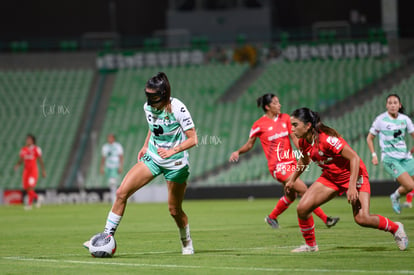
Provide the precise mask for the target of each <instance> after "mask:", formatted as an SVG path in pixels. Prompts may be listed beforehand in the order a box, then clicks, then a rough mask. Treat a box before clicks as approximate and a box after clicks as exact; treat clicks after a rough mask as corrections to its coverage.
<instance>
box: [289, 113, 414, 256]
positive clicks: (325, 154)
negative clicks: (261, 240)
mask: <svg viewBox="0 0 414 275" xmlns="http://www.w3.org/2000/svg"><path fill="white" fill-rule="evenodd" d="M291 123H292V131H293V133H294V134H295V135H296V137H297V138H299V149H300V150H302V152H303V155H302V156H301V158H300V159H299V161H298V166H299V167H306V166H307V165H308V164H309V163H310V161H311V160H312V161H314V162H315V163H317V164H318V165H319V166H320V167H321V168H322V175H321V176H320V177H319V178H318V179H317V180H316V181H315V182H314V183H313V184H312V185H311V186H310V188H309V189H308V190H307V191H306V193H305V195H304V196H303V197H302V199H301V200H300V202H299V204H298V206H297V213H298V220H299V227H300V230H301V232H302V235H303V238H304V239H305V241H306V244H305V245H302V246H300V247H298V248H296V249H294V250H292V252H315V251H318V250H319V248H318V245H317V244H316V239H315V229H314V222H313V217H312V211H313V209H315V208H316V207H319V206H321V205H322V204H324V203H326V202H327V201H329V200H331V199H333V198H334V197H335V196H337V195H340V194H342V193H345V192H346V194H347V198H348V202H349V203H350V204H351V205H352V211H353V215H354V220H355V222H356V223H357V224H359V225H360V226H364V227H371V228H378V229H379V230H383V231H389V232H391V233H392V234H393V235H394V239H395V241H396V243H397V245H398V247H399V249H400V250H405V249H406V248H407V246H408V238H407V235H406V234H405V231H404V226H403V225H402V224H401V223H400V222H393V221H391V220H390V219H388V218H386V217H383V216H380V215H374V214H370V212H369V204H370V184H369V180H368V172H367V169H366V167H365V164H364V163H363V162H362V160H361V159H360V158H359V156H358V154H357V153H356V152H355V151H354V150H352V148H351V147H350V146H349V145H348V144H347V142H346V141H345V140H344V139H343V138H342V137H341V136H340V135H339V133H338V132H337V131H336V130H335V129H333V128H330V127H328V126H326V125H324V124H323V123H322V122H321V120H320V117H319V115H318V113H316V112H313V111H312V110H310V109H308V108H300V109H297V110H295V111H293V113H292V115H291ZM302 172H303V169H297V170H296V171H295V172H294V173H293V175H292V177H290V178H289V179H288V181H287V182H286V184H285V189H286V192H288V193H289V192H292V190H293V187H294V184H295V180H296V179H297V178H298V177H299V176H300V174H301V173H302Z"/></svg>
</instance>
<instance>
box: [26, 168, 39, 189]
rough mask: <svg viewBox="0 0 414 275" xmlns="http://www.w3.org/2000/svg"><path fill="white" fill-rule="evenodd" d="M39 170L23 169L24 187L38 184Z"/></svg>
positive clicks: (27, 187) (32, 186)
mask: <svg viewBox="0 0 414 275" xmlns="http://www.w3.org/2000/svg"><path fill="white" fill-rule="evenodd" d="M37 178H38V175H37V171H25V170H24V171H23V189H25V190H26V189H29V188H35V187H36V184H37Z"/></svg>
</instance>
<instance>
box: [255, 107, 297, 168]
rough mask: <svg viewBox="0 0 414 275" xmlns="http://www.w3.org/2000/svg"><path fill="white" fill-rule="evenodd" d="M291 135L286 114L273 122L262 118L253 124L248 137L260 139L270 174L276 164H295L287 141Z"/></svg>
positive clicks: (290, 126) (288, 118) (288, 117)
mask: <svg viewBox="0 0 414 275" xmlns="http://www.w3.org/2000/svg"><path fill="white" fill-rule="evenodd" d="M291 133H292V125H291V124H290V116H289V115H288V114H279V115H278V116H277V117H276V118H275V119H274V120H273V119H270V118H268V117H267V116H262V117H261V118H259V119H258V120H257V121H256V122H255V123H253V126H252V129H251V130H250V136H249V137H250V138H252V137H257V138H259V139H260V142H261V144H262V148H263V151H264V153H265V156H266V159H267V165H268V167H269V171H270V172H271V173H272V172H273V171H274V170H275V169H276V164H277V163H280V162H295V164H296V159H295V157H294V155H293V152H292V146H291V145H290V139H289V135H290V134H291Z"/></svg>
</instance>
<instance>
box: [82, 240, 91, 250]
mask: <svg viewBox="0 0 414 275" xmlns="http://www.w3.org/2000/svg"><path fill="white" fill-rule="evenodd" d="M90 244H91V241H86V242H84V243H83V247H85V248H86V249H88V250H89V245H90Z"/></svg>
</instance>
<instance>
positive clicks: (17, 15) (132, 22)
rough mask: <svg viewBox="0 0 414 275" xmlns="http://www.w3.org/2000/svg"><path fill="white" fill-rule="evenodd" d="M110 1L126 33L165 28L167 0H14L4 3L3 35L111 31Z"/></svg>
mask: <svg viewBox="0 0 414 275" xmlns="http://www.w3.org/2000/svg"><path fill="white" fill-rule="evenodd" d="M110 2H115V4H116V12H115V15H116V27H117V30H118V32H119V33H121V34H123V35H150V34H151V33H152V32H153V31H154V30H156V29H163V28H165V22H166V18H165V14H166V10H167V3H168V1H167V0H151V1H137V0H117V1H112V0H71V1H56V0H42V1H33V0H13V1H2V2H1V4H0V33H1V36H2V38H3V39H4V38H11V39H21V38H27V37H29V38H33V37H62V36H80V35H82V34H83V33H85V32H108V31H111V20H110V9H109V6H110Z"/></svg>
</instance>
